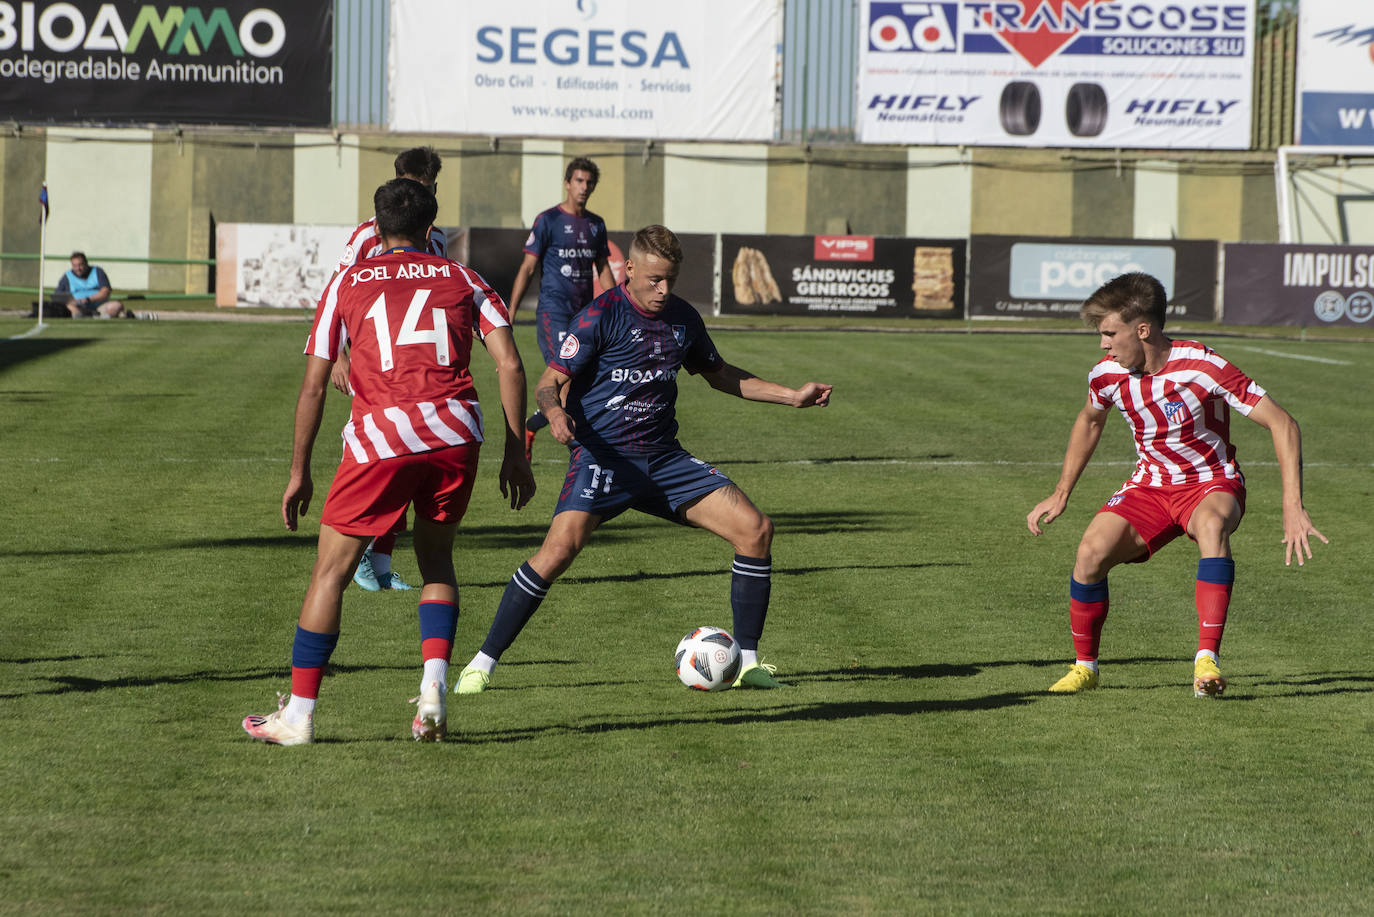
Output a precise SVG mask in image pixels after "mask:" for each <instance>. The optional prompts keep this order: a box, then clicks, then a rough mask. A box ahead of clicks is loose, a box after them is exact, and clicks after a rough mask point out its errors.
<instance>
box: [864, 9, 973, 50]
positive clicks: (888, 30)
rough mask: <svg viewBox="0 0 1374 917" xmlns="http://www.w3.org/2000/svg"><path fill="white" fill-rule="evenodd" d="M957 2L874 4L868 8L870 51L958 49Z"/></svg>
mask: <svg viewBox="0 0 1374 917" xmlns="http://www.w3.org/2000/svg"><path fill="white" fill-rule="evenodd" d="M958 15H959V4H957V3H874V4H872V5H870V7H869V23H868V50H870V51H894V52H902V51H921V52H926V53H932V52H954V51H957V50H959V41H958V34H957V33H956V31H955V23H956V22H957V21H958Z"/></svg>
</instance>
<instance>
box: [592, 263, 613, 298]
mask: <svg viewBox="0 0 1374 917" xmlns="http://www.w3.org/2000/svg"><path fill="white" fill-rule="evenodd" d="M596 279H597V282H599V283H600V284H601V289H603V290H613V289H615V272H614V271H612V270H611V262H610V259H608V258H597V259H596Z"/></svg>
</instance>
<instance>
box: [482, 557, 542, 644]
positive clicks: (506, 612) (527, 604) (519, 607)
mask: <svg viewBox="0 0 1374 917" xmlns="http://www.w3.org/2000/svg"><path fill="white" fill-rule="evenodd" d="M551 585H553V584H552V583H550V582H548V581H546V580H545V579H544V578H543V577H542V576H540V575H539V574H538V573H535V572H534V568H533V567H531V566H530V565H529V564H528V563H524V564H521V565H520V569H519V570H516V571H515V575H514V576H512V577H511V578H510V582H509V583H507V584H506V591H505V592H504V593H503V594H502V595H501V604H500V605H498V606H497V608H496V618H495V620H493V621H492V622H491V630H489V631H487V639H486V640H485V641H484V642H483V643H482V652H484V653H486V654H487V655H488V656H490V657H491V658H493V659H500V658H501V654H502V653H504V652H505V651H506V650H507V649H509V648H510V645H511V644H512V643H514V642H515V638H516V637H517V636H519V634H520V631H521V630H523V629H524V627H525V624H526V623H527V622H528V621H529V619H530V618H532V617H534V613H535V612H536V611H538V610H539V603H541V602H543V601H544V596H546V595H548V594H549V587H550V586H551Z"/></svg>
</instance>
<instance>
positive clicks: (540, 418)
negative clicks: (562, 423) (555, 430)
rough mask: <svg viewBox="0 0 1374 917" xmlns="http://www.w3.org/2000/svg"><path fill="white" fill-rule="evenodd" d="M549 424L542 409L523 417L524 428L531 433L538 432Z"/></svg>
mask: <svg viewBox="0 0 1374 917" xmlns="http://www.w3.org/2000/svg"><path fill="white" fill-rule="evenodd" d="M548 425H549V419H548V418H547V417H545V416H544V412H543V411H535V412H534V413H533V414H531V415H530V416H529V417H526V418H525V429H526V430H528V431H529V432H531V433H538V432H539V431H540V430H542V429H544V428H545V427H547V426H548Z"/></svg>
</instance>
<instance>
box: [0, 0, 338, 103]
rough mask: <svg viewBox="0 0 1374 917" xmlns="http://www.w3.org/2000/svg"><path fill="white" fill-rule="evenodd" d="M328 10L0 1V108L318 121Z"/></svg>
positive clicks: (301, 1)
mask: <svg viewBox="0 0 1374 917" xmlns="http://www.w3.org/2000/svg"><path fill="white" fill-rule="evenodd" d="M332 8H333V4H332V3H331V2H330V0H289V2H288V0H214V3H213V4H206V5H203V6H185V5H176V6H172V5H168V4H165V3H143V4H138V3H110V2H103V3H102V2H99V0H66V2H61V3H46V2H27V0H26V2H22V3H17V2H0V117H3V118H4V119H6V120H11V119H13V120H15V121H48V122H91V121H98V122H103V123H123V122H137V123H147V122H150V121H151V122H195V123H219V124H260V125H273V126H322V125H327V124H329V122H330V106H331V101H330V81H331V78H332V74H333V38H332V28H333V26H332Z"/></svg>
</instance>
